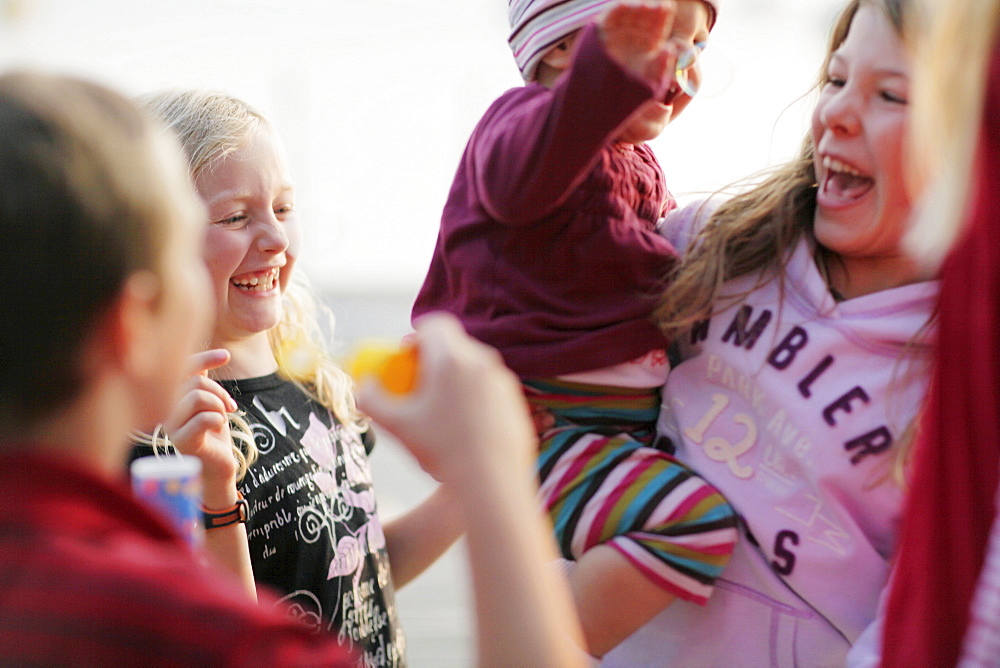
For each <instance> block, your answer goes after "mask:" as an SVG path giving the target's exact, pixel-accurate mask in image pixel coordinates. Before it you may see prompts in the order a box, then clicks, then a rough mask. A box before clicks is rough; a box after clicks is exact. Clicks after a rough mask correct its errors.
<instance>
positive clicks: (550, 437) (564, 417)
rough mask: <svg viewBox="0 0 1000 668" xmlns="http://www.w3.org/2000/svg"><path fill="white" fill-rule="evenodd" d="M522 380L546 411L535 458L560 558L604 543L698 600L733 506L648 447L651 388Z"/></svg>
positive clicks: (724, 546) (731, 527) (716, 565)
mask: <svg viewBox="0 0 1000 668" xmlns="http://www.w3.org/2000/svg"><path fill="white" fill-rule="evenodd" d="M524 387H525V395H526V397H527V399H528V401H529V403H531V404H532V406H533V408H534V409H535V410H546V411H548V412H549V413H551V414H552V415H553V417H554V418H555V426H553V427H552V428H550V429H549V430H548V431H546V432H545V433H544V434H542V436H541V442H540V445H539V452H538V461H537V467H538V474H539V478H540V484H541V490H540V494H541V497H542V500H543V502H544V504H545V508H546V510H547V511H548V513H549V517H550V519H551V520H552V524H553V526H554V528H555V534H556V539H557V541H558V543H559V548H560V550H561V552H562V555H563V557H565V558H567V559H578V558H579V557H580V555H582V554H583V553H584V552H586V551H587V550H589V549H590V548H591V547H593V546H595V545H607V546H609V547H612V548H614V549H615V550H617V551H618V552H619V553H621V554H622V555H623V556H624V557H625V558H626V559H628V560H629V562H631V563H632V564H633V565H634V566H635V567H636V568H637V569H639V571H640V572H642V573H643V574H645V576H646V577H647V578H648V579H649V580H650V581H652V582H654V583H655V584H657V585H658V586H660V587H662V588H663V589H664V590H666V591H668V592H670V593H671V594H673V595H675V596H678V597H680V598H682V599H684V600H688V601H694V602H696V603H704V602H705V601H706V600H707V599H708V596H709V595H710V594H711V592H712V586H713V584H714V582H715V579H716V578H717V577H718V576H719V573H720V572H721V571H722V568H723V567H724V566H725V565H726V563H727V562H728V561H729V557H730V555H731V554H732V551H733V547H734V545H735V541H736V536H737V534H736V522H737V520H736V515H735V512H734V511H733V509H732V507H731V506H730V505H729V503H728V502H727V501H726V500H725V499H724V498H723V497H722V495H721V494H720V493H719V492H718V491H717V490H716V489H715V488H714V487H712V486H711V485H709V484H708V483H707V482H705V481H704V480H702V479H701V478H700V477H699V476H698V475H697V474H695V473H694V472H693V471H692V470H691V469H689V468H688V467H686V466H685V465H683V464H681V463H680V462H678V461H677V460H676V459H674V458H673V457H672V456H670V455H669V454H668V453H666V452H664V451H663V450H660V449H657V448H655V447H652V446H653V439H654V438H655V431H656V419H657V416H658V413H659V410H660V392H659V389H656V388H654V389H631V388H621V387H605V386H598V385H587V384H583V383H571V382H566V381H560V380H530V381H524Z"/></svg>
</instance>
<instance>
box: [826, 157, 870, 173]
mask: <svg viewBox="0 0 1000 668" xmlns="http://www.w3.org/2000/svg"><path fill="white" fill-rule="evenodd" d="M823 166H824V167H826V168H827V169H828V170H830V171H832V172H840V173H841V174H847V175H849V176H858V177H861V178H868V177H867V175H865V174H862V173H861V172H859V171H858V170H856V169H854V168H853V167H851V166H850V165H848V164H846V163H843V162H841V161H840V160H837V159H836V158H831V157H829V156H826V157H824V158H823Z"/></svg>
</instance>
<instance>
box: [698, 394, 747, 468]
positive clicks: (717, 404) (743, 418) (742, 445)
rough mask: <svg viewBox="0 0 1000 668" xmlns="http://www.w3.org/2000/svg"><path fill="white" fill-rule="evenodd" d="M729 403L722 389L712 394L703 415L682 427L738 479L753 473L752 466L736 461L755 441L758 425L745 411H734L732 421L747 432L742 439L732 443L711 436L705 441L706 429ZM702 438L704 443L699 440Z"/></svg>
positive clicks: (707, 453) (709, 456) (710, 456)
mask: <svg viewBox="0 0 1000 668" xmlns="http://www.w3.org/2000/svg"><path fill="white" fill-rule="evenodd" d="M728 405H729V397H728V396H727V395H725V394H722V393H721V392H716V393H715V394H713V395H712V405H711V406H710V407H709V409H708V410H707V411H706V412H705V415H704V416H702V418H701V420H699V421H698V424H696V425H694V426H693V427H690V428H688V429H685V430H684V435H685V436H687V437H688V438H690V439H691V440H692V441H694V442H695V443H697V444H699V445H701V446H702V448H703V449H704V450H705V454H706V455H707V456H708V458H709V459H711V460H712V461H716V462H724V463H725V464H726V466H728V467H729V471H730V472H731V473H732V474H733V475H734V476H736V477H737V478H742V479H746V478H749V477H750V476H752V475H753V467H752V466H743V465H742V464H740V463H739V461H738V458H739V456H740V455H743V454H745V453H746V452H748V451H749V450H750V449H751V448H752V447H753V446H754V445H755V444H756V443H757V424H756V423H755V422H754V421H753V418H751V417H750V416H749V415H747V414H746V413H737V414H736V415H735V416H733V422H735V423H736V424H738V425H741V426H742V427H743V428H744V429H745V430H746V432H745V433H744V434H743V438H741V439H740V440H739V442H738V443H736V444H735V445H734V444H732V443H730V442H729V441H727V440H726V439H724V438H720V437H718V436H713V437H712V438H709V439H708V440H707V441H706V440H705V432H707V431H708V428H709V427H710V426H712V423H713V422H715V420H716V418H718V417H719V416H720V415H721V414H722V411H724V410H726V407H727V406H728ZM703 441H704V444H702V442H703Z"/></svg>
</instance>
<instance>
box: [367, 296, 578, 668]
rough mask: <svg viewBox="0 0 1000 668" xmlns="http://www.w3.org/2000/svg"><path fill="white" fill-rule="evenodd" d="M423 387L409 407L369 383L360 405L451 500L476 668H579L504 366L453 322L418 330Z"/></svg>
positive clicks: (529, 436)
mask: <svg viewBox="0 0 1000 668" xmlns="http://www.w3.org/2000/svg"><path fill="white" fill-rule="evenodd" d="M417 331H418V334H419V338H418V347H419V350H420V379H419V381H418V386H417V388H416V389H415V390H413V391H412V392H411V393H410V394H408V395H403V396H399V395H391V396H390V395H389V394H387V393H386V392H385V391H383V390H382V389H381V388H380V387H378V386H377V385H375V384H374V383H373V382H371V381H369V382H367V383H365V384H364V385H363V386H362V388H361V392H360V404H361V407H362V409H363V410H365V411H366V412H367V413H368V414H369V415H370V416H371V417H372V418H373V419H375V420H376V421H377V422H379V423H380V424H381V425H382V426H383V427H385V428H386V429H388V430H389V431H391V432H392V433H394V434H396V436H398V437H399V438H400V439H401V440H402V441H403V442H404V443H405V444H406V445H407V447H409V448H410V450H411V451H412V452H413V454H414V455H415V456H416V458H417V460H418V461H419V462H420V464H421V466H423V467H424V469H425V470H427V471H428V472H429V473H431V475H433V476H434V477H435V478H437V479H438V480H440V481H442V483H443V484H445V485H448V486H449V487H450V490H451V493H452V494H454V495H455V500H456V506H457V507H458V508H459V510H460V512H461V514H462V518H463V520H464V524H465V527H466V528H467V531H468V534H467V539H466V540H467V542H468V548H469V557H470V562H471V564H470V565H471V571H472V579H473V590H474V592H475V601H476V603H475V605H476V624H477V630H478V658H479V663H480V665H497V666H510V665H524V666H530V665H559V666H573V665H586V664H585V662H584V661H585V660H584V658H583V656H582V653H581V652H580V651H579V649H578V648H579V647H580V646H581V645H580V643H581V642H582V640H581V633H580V626H579V621H578V619H577V617H576V613H575V611H574V609H573V604H572V599H571V597H570V593H569V589H568V587H567V586H566V584H565V582H563V581H562V580H560V579H559V578H558V577H557V576H556V574H555V573H554V572H553V569H552V568H551V566H550V565H549V564H550V563H551V562H552V561H553V560H555V559H556V550H555V546H554V544H553V542H552V537H551V531H550V529H549V528H548V526H547V524H546V522H545V520H544V518H543V516H542V514H541V513H540V512H539V508H538V505H537V503H536V501H535V497H534V494H535V487H534V482H533V481H534V476H533V475H532V466H531V462H532V453H533V450H534V442H535V436H534V432H533V429H532V426H531V422H530V420H529V418H528V414H527V407H526V405H525V401H524V397H523V395H522V393H521V389H520V385H519V383H518V381H517V379H516V378H515V377H514V375H513V374H512V373H511V372H509V371H508V370H507V369H505V368H504V367H503V363H502V361H501V359H500V356H499V355H498V354H497V353H496V352H495V351H492V350H491V349H489V348H487V347H486V346H484V345H482V344H480V343H478V342H476V341H473V340H472V339H471V338H469V337H468V336H466V335H465V334H464V333H463V332H462V329H461V326H460V325H459V324H458V322H457V320H455V319H454V318H453V317H451V316H447V315H443V314H434V315H431V316H427V317H425V318H423V319H422V320H420V321H419V322H418V323H417Z"/></svg>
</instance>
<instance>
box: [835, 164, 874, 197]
mask: <svg viewBox="0 0 1000 668" xmlns="http://www.w3.org/2000/svg"><path fill="white" fill-rule="evenodd" d="M823 167H824V168H825V169H826V178H825V179H824V180H823V184H822V188H823V193H824V194H825V195H826V196H827V197H829V198H830V199H832V200H833V201H836V202H843V203H845V204H850V203H853V202H856V201H858V200H859V199H861V198H862V197H864V196H865V195H867V194H868V192H869V191H870V190H871V189H872V188H874V187H875V180H874V179H872V178H871V177H870V176H868V175H867V174H864V173H862V172H861V171H859V170H857V169H856V168H854V167H852V166H851V165H848V164H847V163H845V162H842V161H840V160H837V159H836V158H831V157H829V156H826V157H824V158H823Z"/></svg>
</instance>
